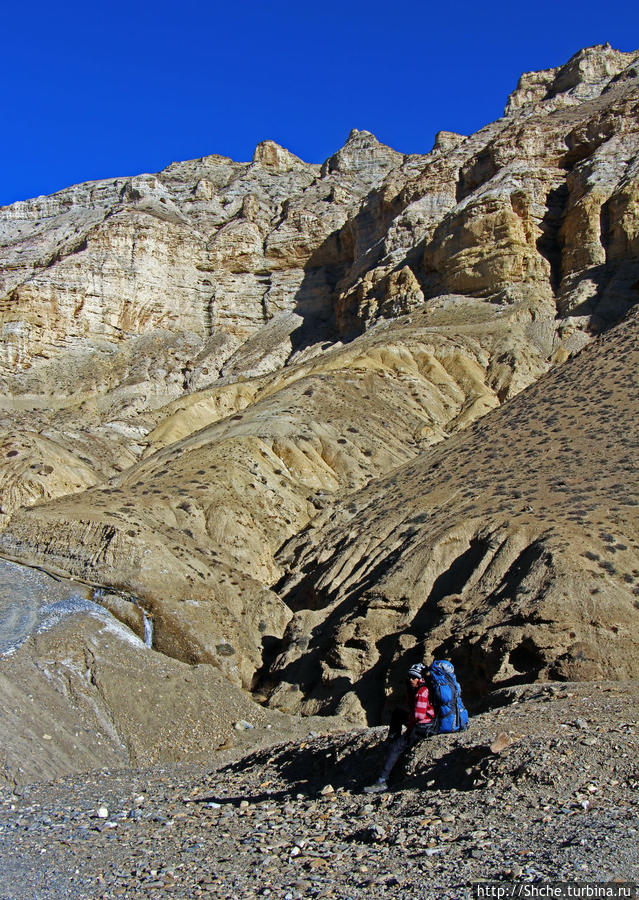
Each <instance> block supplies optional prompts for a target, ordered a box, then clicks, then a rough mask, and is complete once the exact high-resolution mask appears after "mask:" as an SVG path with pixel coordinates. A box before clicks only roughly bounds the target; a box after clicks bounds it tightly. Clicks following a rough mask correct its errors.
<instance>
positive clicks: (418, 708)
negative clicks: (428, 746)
mask: <svg viewBox="0 0 639 900" xmlns="http://www.w3.org/2000/svg"><path fill="white" fill-rule="evenodd" d="M408 706H409V713H408V727H409V728H414V727H415V725H426V724H427V723H429V722H434V721H435V718H436V716H435V707H434V706H433V703H432V700H431V699H430V696H429V694H428V688H427V687H426V685H425V684H424V683H423V682H422V684H420V686H419V687H418V688H417V690H416V691H415V693H414V694H413V692H412V691H409V692H408Z"/></svg>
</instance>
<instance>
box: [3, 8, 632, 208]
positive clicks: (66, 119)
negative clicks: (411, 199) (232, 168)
mask: <svg viewBox="0 0 639 900" xmlns="http://www.w3.org/2000/svg"><path fill="white" fill-rule="evenodd" d="M638 26H639V4H637V2H636V0H623V2H621V0H606V2H601V0H598V2H591V0H580V2H575V0H564V2H563V3H559V4H558V3H556V0H552V2H550V0H537V2H536V3H535V4H532V3H526V2H521V0H520V2H502V0H496V2H493V3H492V4H490V3H485V2H484V3H480V2H473V3H470V2H466V0H461V2H457V3H454V4H453V3H446V2H445V0H437V2H431V0H422V2H416V0H405V2H397V0H395V2H393V0H387V2H385V3H382V2H378V0H369V2H362V0H341V2H337V0H325V2H323V3H321V4H317V5H316V4H310V5H307V4H305V3H304V0H301V2H300V0H297V2H289V0H271V2H268V3H267V2H254V0H244V2H242V3H238V2H235V3H234V2H232V0H224V2H218V0H210V2H208V3H206V2H201V0H179V2H173V3H168V2H166V0H155V2H153V3H151V2H148V0H139V2H138V0H129V2H123V0H109V2H108V3H91V2H86V0H84V2H82V3H79V2H76V0H67V2H63V3H61V4H55V3H51V2H50V0H49V2H47V3H44V2H41V0H31V2H29V3H25V2H22V3H11V4H6V6H5V10H4V12H3V17H2V22H1V24H0V28H1V29H2V32H3V34H2V46H3V50H2V57H1V59H2V63H1V65H2V69H3V72H2V77H1V78H0V110H1V111H2V122H3V126H4V127H3V140H2V142H1V143H0V205H3V204H7V203H11V202H13V201H15V200H20V199H24V198H26V197H31V196H35V195H37V194H45V193H51V192H53V191H55V190H59V189H60V188H63V187H66V186H67V185H69V184H73V183H77V182H81V181H87V180H92V179H96V178H108V177H113V176H122V175H133V174H136V173H139V172H155V171H158V170H160V169H162V168H163V167H164V166H166V165H168V164H169V163H170V162H172V161H174V160H178V159H192V158H194V157H198V156H204V155H206V154H209V153H220V154H222V155H226V156H230V157H232V158H233V159H236V160H247V159H250V157H251V155H252V153H253V149H254V147H255V145H256V144H257V143H258V142H259V141H261V140H264V139H265V138H271V139H272V140H275V141H277V142H278V143H280V144H283V145H284V146H285V147H287V148H288V149H290V150H291V151H293V152H294V153H296V154H297V155H298V156H301V157H302V158H303V159H305V160H307V161H309V162H322V161H323V160H324V159H326V157H328V156H330V155H331V153H333V152H334V151H335V150H337V149H338V148H339V147H340V146H341V145H342V144H343V143H344V141H345V140H346V138H347V136H348V133H349V131H350V130H351V128H359V129H367V130H369V131H372V132H373V133H374V134H375V135H376V136H377V137H378V138H379V140H381V141H383V142H384V143H387V144H390V145H391V146H392V147H394V148H395V149H396V150H400V151H403V152H406V153H426V152H428V150H430V148H431V146H432V143H433V138H434V135H435V133H436V132H437V131H438V130H440V129H447V130H451V131H460V132H463V133H470V132H472V131H476V130H477V129H478V128H480V127H481V126H482V125H484V124H486V123H487V122H490V121H492V120H493V119H495V118H497V117H498V116H499V115H501V113H502V111H503V107H504V104H505V102H506V97H507V95H508V93H509V92H510V91H511V90H513V89H514V87H515V86H516V83H517V79H518V77H519V74H520V73H521V72H522V71H529V70H531V69H541V68H548V67H550V66H555V65H559V64H561V63H563V62H565V61H566V60H567V59H568V58H569V57H570V56H571V55H572V54H573V53H574V52H576V51H577V50H578V49H579V48H580V47H583V46H588V45H591V44H596V43H604V42H606V41H609V42H610V43H611V44H612V45H613V46H614V47H617V48H618V49H621V50H632V49H636V48H639V27H638Z"/></svg>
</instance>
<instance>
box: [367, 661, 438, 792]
mask: <svg viewBox="0 0 639 900" xmlns="http://www.w3.org/2000/svg"><path fill="white" fill-rule="evenodd" d="M424 671H425V666H422V665H421V664H418V665H415V666H411V668H410V669H409V670H408V676H407V700H408V715H407V716H403V717H398V716H397V715H396V714H394V715H393V718H392V720H391V732H390V734H389V738H390V739H391V745H390V748H389V751H388V755H387V757H386V762H385V763H384V768H383V769H382V772H381V775H380V776H379V778H378V779H377V781H376V782H375V784H371V785H369V786H368V787H366V788H364V791H365V792H366V793H367V794H375V793H379V792H381V791H385V790H387V789H388V778H389V775H390V773H391V771H392V770H393V767H394V766H395V764H396V762H397V760H398V759H399V758H400V756H402V755H403V754H404V753H405V752H406V751H407V750H408V749H409V748H410V747H412V746H413V745H414V744H416V743H417V741H419V740H421V739H422V738H424V737H430V735H433V734H437V732H438V730H439V726H438V722H437V715H436V713H435V707H434V706H433V703H432V700H431V698H430V696H429V692H428V686H427V684H426V681H425V678H424ZM401 718H404V719H405V721H406V731H404V732H402V722H401V720H400V719H401Z"/></svg>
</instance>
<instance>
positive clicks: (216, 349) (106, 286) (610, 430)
mask: <svg viewBox="0 0 639 900" xmlns="http://www.w3.org/2000/svg"><path fill="white" fill-rule="evenodd" d="M638 111H639V54H638V53H620V52H618V51H616V50H614V49H612V48H611V47H609V46H608V45H605V46H598V47H592V48H588V49H586V50H582V51H580V52H579V53H577V54H576V55H575V56H574V57H573V58H572V59H571V60H569V61H568V63H566V64H565V65H563V66H560V67H558V68H556V69H551V70H547V71H544V72H536V73H530V74H527V75H524V76H522V78H521V79H520V82H519V85H518V87H517V88H516V90H515V91H514V92H513V94H512V95H511V96H510V98H509V99H508V102H507V106H506V110H505V113H504V116H503V117H502V118H500V119H499V120H498V121H496V122H494V123H491V124H489V125H487V126H486V127H485V128H483V129H481V130H480V131H479V132H477V133H476V134H473V135H470V136H464V135H456V134H451V133H448V132H440V134H438V136H437V139H436V141H435V145H434V147H433V149H432V150H431V151H430V152H429V153H427V154H425V155H422V156H420V155H412V156H404V155H402V154H399V153H396V152H395V151H393V150H392V149H390V148H388V147H385V146H383V145H381V144H380V143H379V142H378V141H377V140H376V139H375V138H374V136H373V135H371V134H370V133H368V132H366V131H354V132H352V133H351V135H350V136H349V138H348V140H347V142H346V144H345V145H344V147H342V148H341V149H340V150H338V151H337V152H336V153H335V154H334V156H332V157H331V158H330V159H328V160H327V161H326V162H325V163H324V164H323V165H321V166H316V165H309V164H307V163H304V162H302V161H301V160H299V159H297V158H296V157H295V156H293V155H292V154H291V153H289V152H288V151H287V150H285V149H283V148H282V147H279V146H278V145H277V144H274V143H273V142H271V141H265V142H264V143H262V144H260V145H259V146H258V147H257V148H256V150H255V153H254V156H253V159H252V161H251V162H249V163H236V162H233V161H231V160H229V159H225V158H222V157H218V156H207V157H204V158H202V159H199V160H193V161H190V162H184V163H174V164H172V165H171V166H169V167H168V168H167V169H165V170H164V171H162V172H160V173H157V174H155V175H138V176H135V177H132V178H120V179H111V180H108V181H101V182H94V183H91V184H85V185H78V186H75V187H72V188H69V189H67V190H64V191H61V192H59V193H58V194H55V195H53V196H51V197H39V198H36V199H34V200H28V201H24V202H21V203H16V204H13V205H12V206H9V207H4V208H2V209H1V210H0V328H1V330H2V338H3V340H2V354H1V359H0V363H1V368H0V379H1V381H2V399H1V401H0V405H1V412H0V448H1V449H0V473H1V481H0V491H1V500H0V503H1V507H0V517H1V521H2V525H3V529H4V530H3V532H2V534H1V535H0V553H2V555H3V556H4V557H5V558H8V559H11V560H14V561H16V562H20V563H24V564H27V565H37V566H39V567H41V568H43V569H45V570H46V571H47V572H50V573H52V574H56V575H58V576H64V577H72V578H75V579H76V580H77V581H79V582H81V583H83V584H85V585H89V586H91V587H92V588H94V589H96V590H97V592H96V595H95V596H96V597H98V598H99V599H100V602H102V603H103V604H104V605H105V606H106V607H107V608H108V609H109V610H111V612H112V613H113V614H115V615H116V616H117V617H118V618H120V619H121V620H122V621H123V622H126V623H127V624H128V625H130V626H132V627H133V628H134V629H136V630H137V631H138V633H140V634H141V629H142V627H143V625H142V620H141V615H140V610H144V612H145V614H146V615H147V617H149V618H152V619H153V623H154V638H153V640H154V648H155V649H156V650H158V651H162V652H163V653H165V654H167V655H169V656H171V657H174V658H175V659H176V660H180V661H182V662H186V663H192V664H193V663H212V664H214V665H215V666H216V667H218V668H219V669H220V670H222V672H223V673H224V674H225V675H226V676H227V677H228V678H230V679H231V680H233V681H235V682H236V683H238V684H241V685H243V686H244V687H246V688H248V687H251V686H253V687H255V686H257V685H259V686H260V688H261V690H263V691H264V692H265V693H266V694H268V696H269V697H270V702H272V703H273V704H277V705H280V706H283V707H285V708H286V709H289V710H291V711H295V712H297V711H300V710H305V711H313V710H319V711H327V710H331V711H337V712H341V713H345V714H347V715H349V716H351V717H352V718H359V719H362V718H366V717H367V718H369V719H370V720H376V718H377V717H379V715H381V714H382V710H381V708H380V706H379V703H378V702H377V701H376V700H374V697H375V695H376V694H378V693H379V690H380V689H384V690H389V689H390V687H391V684H390V683H389V682H388V679H387V676H386V670H387V667H388V666H390V665H391V664H392V663H394V662H395V661H397V660H404V659H406V660H408V659H412V658H413V657H416V656H417V655H420V654H422V653H424V652H428V653H429V652H433V651H437V652H438V653H439V652H442V653H444V652H445V653H451V654H452V655H453V656H454V657H455V659H456V661H457V663H458V664H459V665H460V668H461V669H462V671H463V672H464V676H465V678H466V679H467V680H468V681H469V682H472V683H473V684H474V685H475V687H476V692H477V693H481V692H483V691H486V690H488V689H489V688H490V687H491V686H493V685H495V684H500V685H501V684H504V683H508V682H509V681H513V680H515V681H516V680H520V681H522V680H527V679H528V680H530V679H534V678H565V677H591V676H597V677H598V676H599V675H605V676H606V677H620V676H624V677H631V676H635V677H636V675H637V673H638V672H639V654H638V653H637V644H636V633H637V628H636V626H637V616H638V615H639V612H638V611H637V608H636V600H635V599H634V598H635V597H636V588H635V584H636V583H637V582H636V578H637V573H638V572H639V563H638V561H637V559H636V558H635V555H634V554H635V552H636V546H637V545H636V541H637V538H638V533H637V522H636V517H635V516H634V505H633V504H634V501H633V499H632V498H633V492H634V491H635V489H636V470H637V466H636V462H637V460H636V446H637V441H636V434H634V432H635V430H636V425H635V422H634V416H633V402H636V400H635V399H634V398H635V397H636V391H635V392H634V394H633V386H634V387H636V384H635V382H634V380H633V379H634V378H635V371H636V318H633V317H632V316H630V318H627V319H625V320H624V317H625V316H626V315H627V313H628V312H629V310H631V308H632V306H633V305H634V304H635V303H636V302H637V299H639V287H638V285H639V213H638V210H639V117H638V115H637V113H638ZM622 320H624V321H623V322H622V324H620V325H617V323H618V322H621V321H622ZM614 326H616V327H614ZM598 335H599V337H598ZM633 435H634V437H633ZM624 498H625V499H624ZM626 500H627V501H628V502H627V503H626ZM605 535H608V537H605ZM584 554H586V555H584ZM588 554H589V555H588ZM611 554H615V556H614V562H613V557H612V556H611ZM633 592H635V593H633Z"/></svg>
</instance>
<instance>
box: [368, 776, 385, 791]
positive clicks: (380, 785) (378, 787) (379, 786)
mask: <svg viewBox="0 0 639 900" xmlns="http://www.w3.org/2000/svg"><path fill="white" fill-rule="evenodd" d="M387 790H388V782H387V781H386V779H385V778H378V779H377V781H376V782H375V784H369V785H368V787H365V788H364V793H365V794H382V793H383V792H384V791H387Z"/></svg>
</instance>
